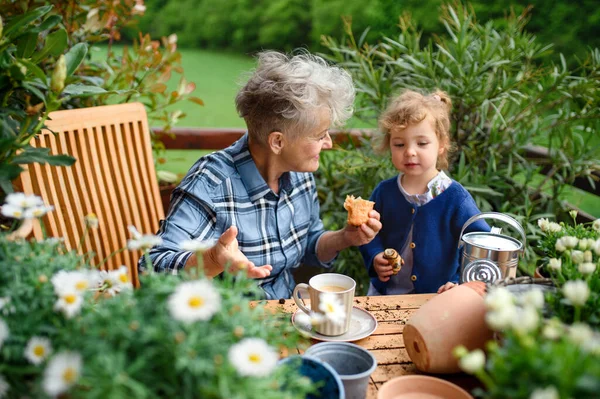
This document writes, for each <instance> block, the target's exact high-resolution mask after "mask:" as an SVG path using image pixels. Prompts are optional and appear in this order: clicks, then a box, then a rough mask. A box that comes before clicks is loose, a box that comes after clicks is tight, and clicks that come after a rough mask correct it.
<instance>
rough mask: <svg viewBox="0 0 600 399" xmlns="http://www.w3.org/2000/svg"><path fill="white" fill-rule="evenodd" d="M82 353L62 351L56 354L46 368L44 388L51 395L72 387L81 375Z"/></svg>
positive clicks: (56, 394)
mask: <svg viewBox="0 0 600 399" xmlns="http://www.w3.org/2000/svg"><path fill="white" fill-rule="evenodd" d="M81 368H82V360H81V355H80V354H79V353H75V352H61V353H59V354H57V355H56V356H54V357H53V358H52V359H51V360H50V361H49V362H48V366H46V369H45V370H44V379H43V381H42V388H43V389H44V392H46V393H47V394H48V395H50V396H58V395H60V394H62V393H65V392H66V391H67V390H69V388H71V387H72V386H73V385H75V383H76V382H77V380H78V379H79V376H80V375H81Z"/></svg>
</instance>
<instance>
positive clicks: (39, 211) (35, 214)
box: [23, 205, 54, 219]
mask: <svg viewBox="0 0 600 399" xmlns="http://www.w3.org/2000/svg"><path fill="white" fill-rule="evenodd" d="M53 210H54V207H53V206H46V205H41V206H34V207H32V208H27V209H25V210H23V219H33V218H41V217H42V216H44V215H45V214H47V213H48V212H52V211H53Z"/></svg>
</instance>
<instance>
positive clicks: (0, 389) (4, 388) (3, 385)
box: [0, 375, 10, 398]
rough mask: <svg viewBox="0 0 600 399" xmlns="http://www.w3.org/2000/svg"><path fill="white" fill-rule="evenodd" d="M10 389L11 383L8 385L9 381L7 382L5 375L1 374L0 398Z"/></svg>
mask: <svg viewBox="0 0 600 399" xmlns="http://www.w3.org/2000/svg"><path fill="white" fill-rule="evenodd" d="M9 389H10V385H8V382H6V380H5V379H4V377H2V375H0V398H3V397H5V396H6V393H7V392H8V390H9Z"/></svg>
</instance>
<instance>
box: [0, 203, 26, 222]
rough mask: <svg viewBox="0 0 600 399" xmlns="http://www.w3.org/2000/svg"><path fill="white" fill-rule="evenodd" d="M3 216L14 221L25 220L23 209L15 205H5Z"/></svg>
mask: <svg viewBox="0 0 600 399" xmlns="http://www.w3.org/2000/svg"><path fill="white" fill-rule="evenodd" d="M2 215H3V216H6V217H7V218H12V219H23V208H21V207H19V206H14V205H3V206H2Z"/></svg>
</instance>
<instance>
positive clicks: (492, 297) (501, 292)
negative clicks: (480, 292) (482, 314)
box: [485, 287, 515, 310]
mask: <svg viewBox="0 0 600 399" xmlns="http://www.w3.org/2000/svg"><path fill="white" fill-rule="evenodd" d="M514 303H515V297H514V296H513V294H511V293H510V291H509V290H507V289H506V288H504V287H496V288H493V289H491V290H490V292H489V293H488V294H487V295H486V296H485V306H486V308H488V309H491V310H501V309H503V308H505V307H513V306H514Z"/></svg>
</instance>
